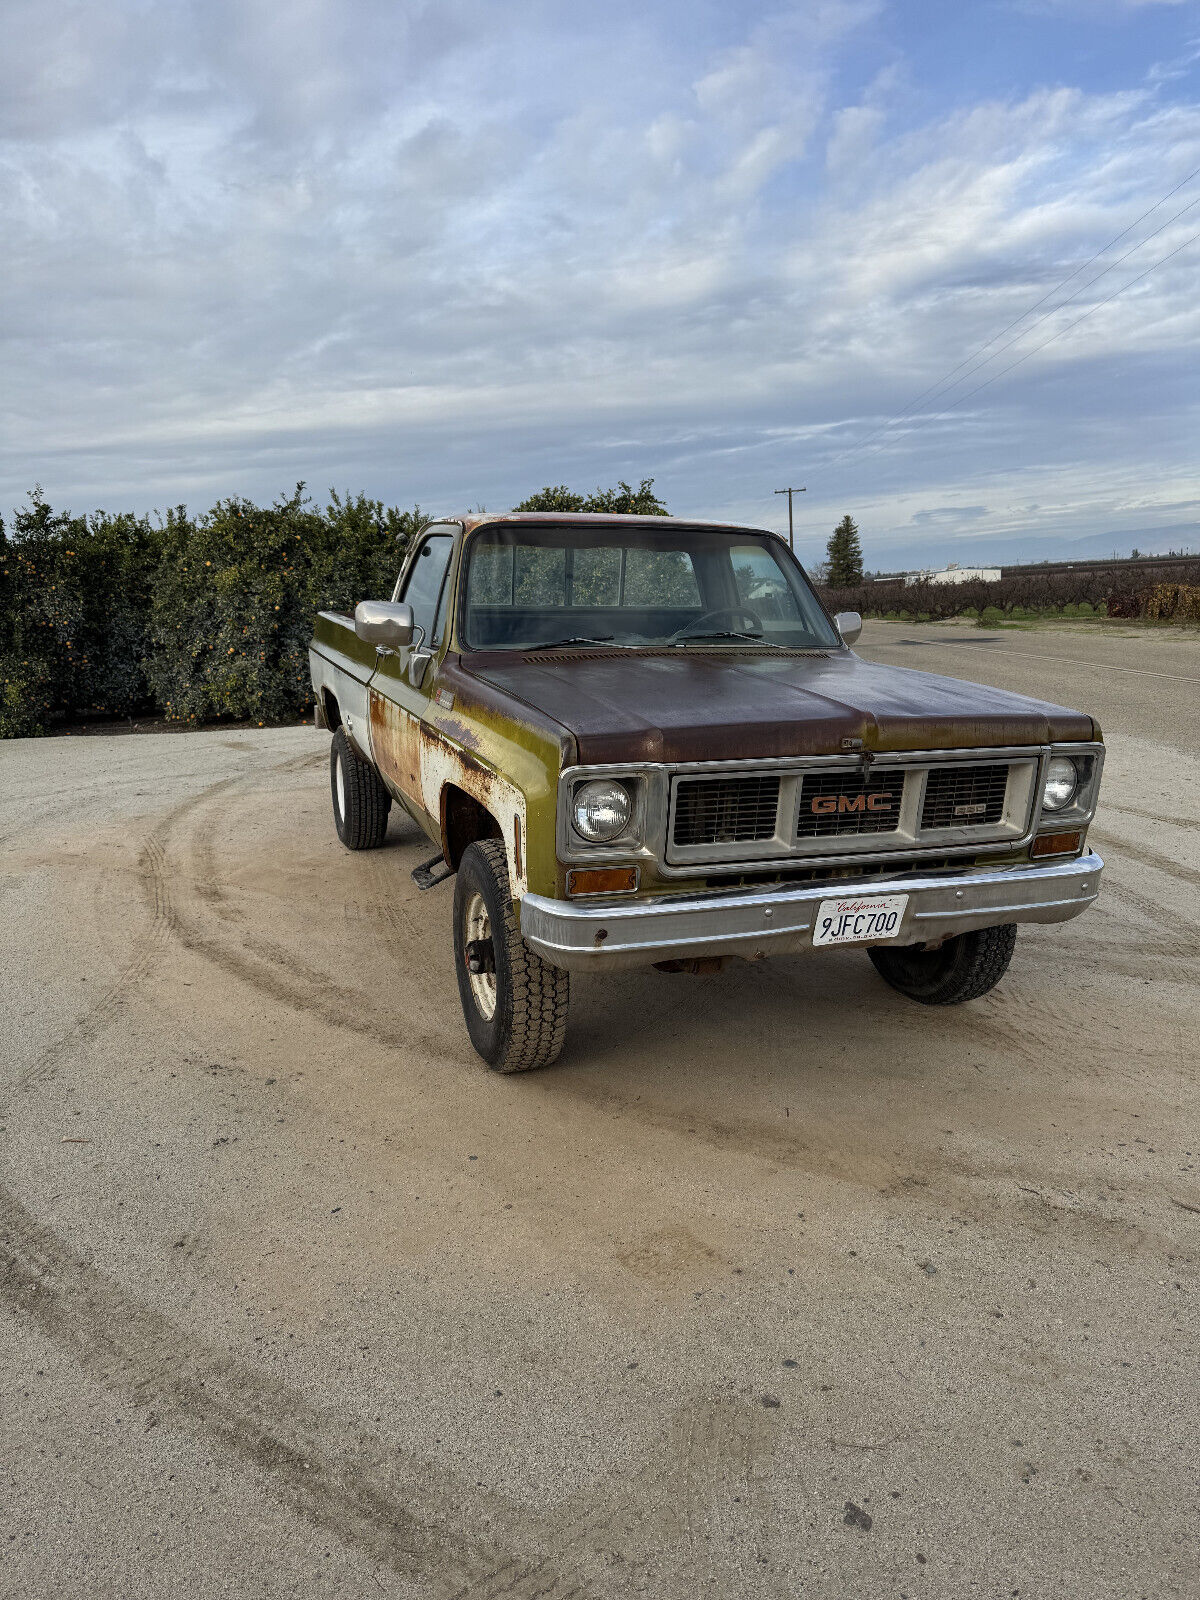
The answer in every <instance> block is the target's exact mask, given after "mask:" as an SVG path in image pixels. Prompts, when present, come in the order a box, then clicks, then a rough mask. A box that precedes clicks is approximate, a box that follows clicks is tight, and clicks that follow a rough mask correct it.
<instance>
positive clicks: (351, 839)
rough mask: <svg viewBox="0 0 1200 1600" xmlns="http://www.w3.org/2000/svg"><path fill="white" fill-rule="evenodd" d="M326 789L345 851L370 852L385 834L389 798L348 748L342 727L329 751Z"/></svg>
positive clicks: (370, 769) (369, 768)
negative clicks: (327, 785)
mask: <svg viewBox="0 0 1200 1600" xmlns="http://www.w3.org/2000/svg"><path fill="white" fill-rule="evenodd" d="M329 789H330V794H331V796H332V799H333V825H334V827H335V828H336V829H337V836H338V838H339V839H340V840H341V841H342V843H343V844H344V845H345V846H346V849H347V850H374V849H375V848H376V847H377V846H378V845H381V844H382V843H383V839H384V835H385V834H386V833H387V825H388V812H389V811H390V810H391V809H392V797H391V795H390V794H389V793H388V792H387V790H386V789H385V788H384V786H383V779H382V778H381V777H380V776H379V774H378V773H377V772H376V771H375V768H374V767H372V766H368V764H367V763H366V762H365V761H364V760H363V759H362V757H361V756H359V755H358V754H357V753H356V752H355V751H354V749H353V748H352V746H351V744H350V741H349V739H347V737H346V732H345V729H344V728H339V729H338V730H337V732H336V733H335V734H334V736H333V745H332V748H331V749H330V752H329Z"/></svg>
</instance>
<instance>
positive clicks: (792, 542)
mask: <svg viewBox="0 0 1200 1600" xmlns="http://www.w3.org/2000/svg"><path fill="white" fill-rule="evenodd" d="M775 493H776V494H785V495H787V497H788V549H789V550H790V551H791V552H792V553H793V555H794V554H795V551H796V538H795V533H794V531H793V528H792V496H793V495H794V494H806V493H807V490H805V489H776V491H775Z"/></svg>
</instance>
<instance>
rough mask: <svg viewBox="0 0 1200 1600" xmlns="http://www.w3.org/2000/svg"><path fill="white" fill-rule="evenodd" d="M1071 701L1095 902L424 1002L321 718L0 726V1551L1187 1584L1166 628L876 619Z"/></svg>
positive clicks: (281, 1589) (419, 850) (1193, 659)
mask: <svg viewBox="0 0 1200 1600" xmlns="http://www.w3.org/2000/svg"><path fill="white" fill-rule="evenodd" d="M861 649H862V652H863V654H865V655H867V656H870V657H872V658H873V659H876V660H881V661H885V662H891V663H895V664H897V665H903V666H914V667H916V666H919V667H925V668H929V669H932V670H935V671H942V672H946V673H949V674H951V675H954V676H958V677H964V678H978V679H982V680H985V681H987V682H990V683H994V684H999V685H1001V686H1003V687H1008V688H1013V689H1018V690H1022V691H1025V692H1029V693H1034V694H1038V695H1041V696H1044V697H1046V698H1050V699H1056V700H1061V701H1064V702H1066V703H1068V704H1078V705H1081V706H1083V707H1085V708H1086V709H1089V710H1092V711H1094V712H1095V714H1096V715H1097V716H1098V717H1099V718H1100V720H1101V722H1102V723H1103V725H1104V727H1105V730H1106V733H1107V736H1108V740H1109V747H1110V755H1109V762H1108V768H1107V773H1106V779H1105V787H1104V792H1103V797H1102V805H1101V812H1100V816H1099V818H1098V821H1097V824H1096V827H1095V829H1094V830H1093V834H1092V838H1093V842H1094V843H1095V845H1096V847H1097V848H1098V849H1099V850H1100V852H1101V854H1103V855H1104V856H1105V857H1106V858H1107V860H1108V863H1109V864H1108V869H1107V874H1106V878H1105V888H1104V892H1103V895H1102V899H1101V901H1100V903H1099V905H1098V906H1097V907H1096V908H1095V909H1093V910H1092V911H1090V912H1089V913H1088V914H1087V915H1085V916H1083V917H1082V918H1080V919H1079V920H1077V921H1075V922H1073V923H1071V924H1069V925H1067V926H1065V927H1061V928H1036V929H1032V930H1025V931H1023V932H1022V934H1021V936H1020V938H1019V940H1018V945H1017V953H1016V957H1015V959H1014V963H1013V967H1012V970H1011V973H1010V975H1009V977H1008V979H1007V980H1006V982H1005V983H1004V984H1003V985H1002V986H1001V987H1000V988H999V989H998V990H996V991H995V992H994V993H993V994H991V995H989V996H987V997H986V998H985V999H983V1000H982V1001H979V1002H976V1003H974V1004H972V1005H969V1006H965V1007H962V1008H958V1009H952V1010H949V1011H945V1012H941V1011H929V1010H926V1009H924V1008H922V1007H919V1006H914V1005H912V1004H910V1003H909V1002H906V1001H905V1000H903V999H902V998H901V997H900V996H898V995H896V994H894V993H893V992H892V991H891V990H889V989H887V988H886V987H885V986H884V985H883V984H882V982H880V981H879V980H878V979H877V978H876V976H875V975H874V972H873V969H872V968H871V966H870V964H869V963H868V961H867V959H866V957H865V956H864V955H863V954H862V953H861V952H855V951H853V950H849V951H846V950H842V951H831V952H827V953H825V954H823V955H821V956H819V957H809V958H795V959H781V960H778V961H776V962H771V963H766V964H762V965H758V966H754V967H751V966H748V965H742V964H737V965H735V966H734V967H732V968H731V969H730V970H728V971H726V972H725V973H723V974H721V975H720V976H718V977H715V978H691V977H685V976H669V975H665V974H659V973H655V972H646V973H631V974H625V975H621V976H616V977H613V978H610V979H600V978H584V979H580V980H578V981H577V982H576V983H575V986H574V992H573V1009H572V1023H571V1032H570V1036H569V1040H568V1045H567V1050H566V1053H565V1055H564V1057H563V1059H562V1061H561V1063H560V1064H559V1065H558V1066H557V1067H555V1068H552V1069H550V1070H548V1071H546V1072H543V1073H541V1074H533V1075H530V1076H528V1077H524V1078H516V1079H505V1078H500V1077H497V1076H495V1075H492V1074H489V1073H488V1072H487V1071H486V1070H485V1069H484V1068H483V1067H482V1066H481V1065H480V1063H479V1062H478V1061H477V1060H476V1059H475V1058H474V1057H473V1055H472V1054H471V1051H470V1049H469V1047H468V1044H467V1040H466V1035H465V1031H464V1028H463V1025H462V1022H461V1017H460V1013H459V1006H458V999H457V993H456V989H455V982H454V974H453V970H452V960H451V943H450V928H449V908H450V893H451V891H450V888H449V886H447V887H443V888H441V889H439V890H434V891H431V892H429V893H427V894H420V893H418V892H417V890H416V888H415V887H414V885H413V883H412V881H411V879H410V877H409V872H410V870H411V868H412V867H413V866H414V865H415V864H416V863H417V862H419V861H421V860H423V859H424V858H425V857H426V856H427V855H428V846H427V845H426V844H425V843H424V842H423V841H422V840H421V839H420V838H419V837H418V836H417V835H416V833H415V830H413V829H412V828H411V826H409V825H406V824H404V823H403V822H402V821H400V820H399V819H398V818H397V817H396V815H395V813H393V822H392V827H391V832H390V834H389V839H388V843H387V846H386V848H384V849H383V850H380V851H378V852H375V853H367V854H362V855H351V854H348V853H347V852H345V851H344V850H343V849H342V848H341V846H340V845H339V844H338V842H337V839H336V837H335V835H334V831H333V825H332V820H331V816H330V806H329V791H328V778H327V766H326V763H327V742H326V736H325V735H323V734H319V733H317V732H314V731H313V730H311V729H306V728H294V729H285V730H275V731H265V732H258V731H238V732H215V733H214V732H210V733H203V734H195V735H175V736H170V735H163V736H162V737H159V738H154V739H128V738H124V739H122V738H120V737H116V736H111V737H97V738H88V739H75V740H70V739H68V740H61V739H60V740H43V741H21V742H15V743H10V744H7V745H3V746H0V929H2V939H3V957H4V960H3V972H4V991H3V994H4V999H3V1014H2V1017H0V1376H2V1378H3V1388H2V1391H0V1392H2V1396H3V1398H2V1409H0V1484H2V1498H0V1505H2V1507H3V1516H2V1517H0V1595H3V1596H5V1597H10V1600H40V1597H43V1596H45V1597H55V1600H61V1597H74V1596H77V1595H79V1596H82V1595H87V1596H120V1597H134V1596H154V1597H156V1600H158V1597H164V1600H165V1597H171V1600H176V1597H178V1596H180V1595H187V1596H189V1597H190V1600H208V1597H210V1596H217V1595H222V1596H235V1597H238V1600H256V1597H260V1596H261V1597H268V1596H270V1597H277V1596H278V1597H283V1596H303V1597H306V1600H307V1597H321V1600H323V1597H332V1596H346V1597H369V1596H372V1595H375V1596H378V1595H379V1594H381V1593H382V1594H387V1595H392V1596H396V1597H406V1600H407V1597H412V1600H451V1597H456V1596H457V1597H462V1600H468V1597H469V1600H492V1597H496V1600H499V1597H508V1596H514V1597H521V1600H533V1597H535V1596H540V1597H557V1600H566V1597H567V1596H579V1597H608V1596H613V1597H625V1596H634V1595H646V1596H652V1597H654V1600H677V1597H678V1600H684V1597H686V1600H695V1597H696V1596H705V1595H713V1596H720V1597H723V1600H724V1597H737V1600H741V1597H745V1596H760V1595H761V1596H771V1597H775V1596H779V1597H782V1596H789V1597H790V1596H801V1595H803V1596H846V1597H853V1600H878V1597H890V1596H895V1597H910V1600H917V1597H930V1600H933V1597H938V1600H962V1597H966V1596H976V1595H978V1596H987V1597H992V1596H995V1597H1005V1600H1010V1597H1013V1596H1026V1597H1047V1596H1072V1597H1074V1596H1078V1597H1086V1600H1099V1597H1102V1600H1124V1597H1137V1596H1145V1597H1159V1596H1187V1597H1194V1596H1195V1595H1196V1594H1197V1593H1198V1592H1200V1579H1198V1577H1197V1571H1198V1556H1200V1510H1198V1503H1197V1501H1198V1497H1197V1494H1196V1483H1197V1479H1196V1460H1197V1457H1198V1455H1200V1427H1198V1425H1197V1424H1198V1417H1200V1382H1198V1379H1200V1364H1198V1362H1197V1345H1198V1342H1200V1341H1198V1338H1197V1303H1196V1288H1197V1246H1198V1243H1200V1180H1198V1172H1200V1143H1198V1141H1200V1103H1198V1102H1200V1096H1198V1093H1197V1089H1198V1070H1197V1069H1198V1065H1200V1063H1198V1055H1200V1051H1198V1049H1197V1041H1198V1022H1200V1004H1198V1000H1197V978H1198V966H1197V956H1198V954H1200V896H1198V895H1197V888H1198V886H1200V692H1198V691H1200V638H1198V637H1197V636H1196V635H1195V634H1194V633H1193V634H1190V635H1185V634H1182V633H1179V634H1172V633H1168V632H1166V631H1155V632H1145V633H1139V632H1138V631H1137V630H1136V629H1130V630H1127V631H1125V632H1113V631H1108V630H1100V629H1089V628H1087V627H1071V628H1059V629H1046V628H1039V629H1034V630H1029V631H1012V632H1008V631H1005V632H1000V633H984V632H981V631H980V630H979V629H977V628H961V627H959V628H955V627H941V628H933V627H920V626H916V625H909V624H882V623H879V624H873V625H869V626H868V628H867V631H866V634H865V635H864V639H863V641H862V645H861Z"/></svg>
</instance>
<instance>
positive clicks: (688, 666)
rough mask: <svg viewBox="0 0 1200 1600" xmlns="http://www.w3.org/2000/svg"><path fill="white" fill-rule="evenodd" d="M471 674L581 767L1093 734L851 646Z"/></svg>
mask: <svg viewBox="0 0 1200 1600" xmlns="http://www.w3.org/2000/svg"><path fill="white" fill-rule="evenodd" d="M464 665H466V663H464ZM468 671H470V672H472V673H474V674H475V675H476V676H477V677H479V678H482V679H483V680H484V681H485V682H487V683H490V684H493V685H494V686H495V687H496V688H497V689H500V690H502V691H503V692H505V693H507V694H510V695H512V696H513V697H514V698H515V699H517V700H520V701H522V702H523V703H524V704H525V705H527V706H531V707H533V708H535V709H536V710H538V711H540V712H542V713H543V714H544V715H546V716H548V717H552V718H553V719H554V721H556V722H557V723H559V724H560V725H561V726H562V727H564V728H566V729H567V730H568V731H569V732H570V733H571V734H573V735H574V738H575V741H576V744H577V747H578V752H579V757H578V759H579V761H580V762H582V763H585V764H589V765H590V764H592V763H597V764H599V763H604V762H615V763H624V762H632V761H655V762H676V761H743V760H755V759H759V758H763V759H767V758H775V757H786V756H802V755H828V754H836V753H837V752H838V751H839V750H841V749H842V748H843V746H842V741H843V740H844V739H861V740H862V741H863V743H864V745H865V746H866V747H867V748H868V749H870V750H944V749H965V748H976V747H979V746H985V747H986V746H996V745H1030V744H1048V743H1050V742H1052V741H1056V740H1086V739H1092V738H1094V737H1095V736H1096V733H1095V729H1094V727H1093V723H1092V719H1091V718H1090V717H1088V716H1085V715H1083V714H1082V713H1081V712H1078V711H1068V710H1066V709H1065V708H1064V707H1062V706H1056V705H1050V704H1049V703H1047V702H1046V701H1042V700H1030V699H1028V698H1027V697H1026V696H1025V695H1019V694H1009V693H1007V692H1006V691H1004V690H1002V689H991V688H988V687H987V686H986V685H984V684H979V683H966V682H964V681H962V680H961V679H959V678H943V677H939V676H937V675H935V674H934V673H930V672H914V671H910V670H909V669H907V668H904V667H887V666H878V665H876V664H875V663H874V662H870V661H864V660H862V659H861V657H859V656H856V655H854V654H853V652H851V651H848V650H839V651H837V652H836V653H833V654H830V655H828V656H815V655H814V656H799V655H787V656H785V655H744V656H742V655H730V654H729V653H724V652H722V653H718V652H715V651H707V652H701V651H695V650H679V651H672V652H671V653H670V654H666V653H664V654H662V655H649V654H647V655H634V654H633V653H630V654H625V653H624V652H622V651H616V650H613V651H603V652H600V651H597V652H595V653H590V652H589V653H587V654H577V655H573V656H562V655H559V656H555V657H552V658H545V659H537V658H535V659H533V660H530V659H529V658H528V657H521V658H518V659H517V660H514V661H504V662H500V663H497V661H496V658H495V656H494V655H493V656H491V658H490V659H489V660H488V661H487V662H486V664H484V663H483V662H478V663H472V664H471V665H470V666H469V667H468Z"/></svg>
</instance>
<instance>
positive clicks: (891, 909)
mask: <svg viewBox="0 0 1200 1600" xmlns="http://www.w3.org/2000/svg"><path fill="white" fill-rule="evenodd" d="M907 904H908V896H907V895H906V894H876V895H867V896H863V897H861V898H859V897H857V896H855V897H851V896H849V895H848V896H846V897H845V898H844V899H842V900H822V901H821V907H820V910H819V911H818V912H817V920H816V922H815V924H814V925H813V943H814V944H863V943H865V942H866V941H867V940H869V939H894V938H895V937H896V935H897V934H898V933H899V932H900V924H901V922H903V920H904V908H905V906H906V905H907Z"/></svg>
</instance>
